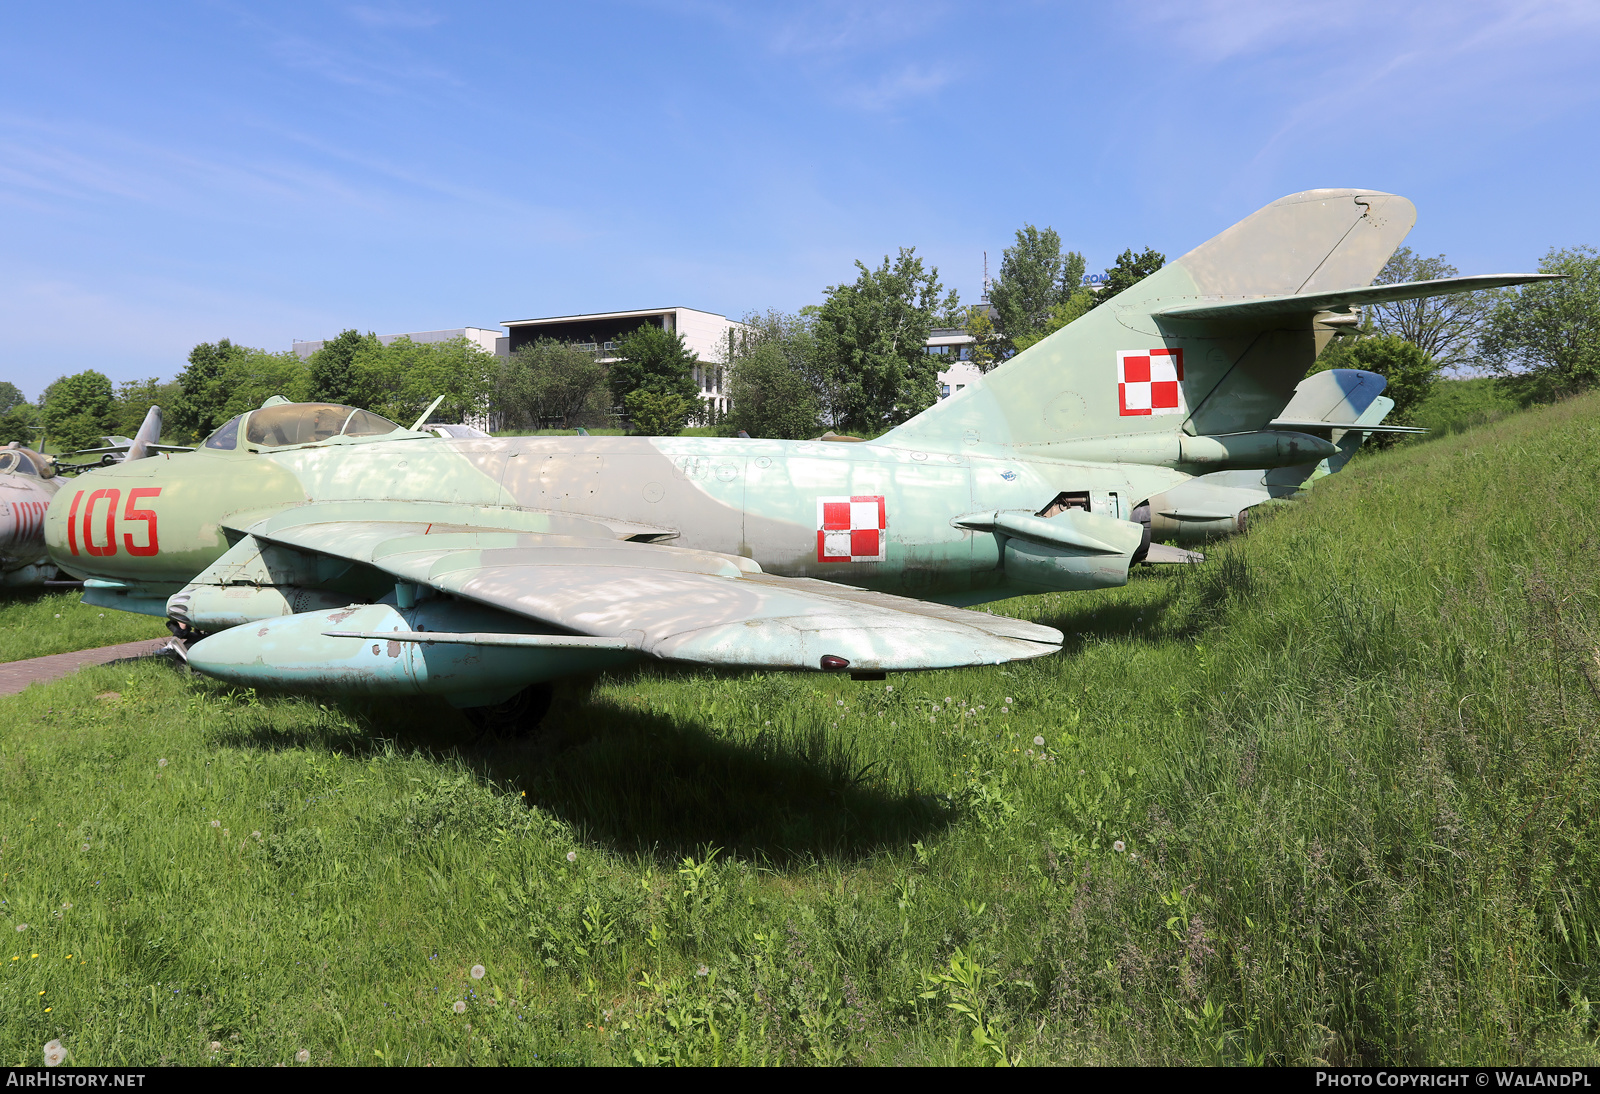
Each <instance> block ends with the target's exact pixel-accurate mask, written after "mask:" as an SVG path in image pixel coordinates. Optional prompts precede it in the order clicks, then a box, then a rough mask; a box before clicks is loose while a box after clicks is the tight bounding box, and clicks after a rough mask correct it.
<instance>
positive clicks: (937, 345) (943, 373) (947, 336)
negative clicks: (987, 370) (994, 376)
mask: <svg viewBox="0 0 1600 1094" xmlns="http://www.w3.org/2000/svg"><path fill="white" fill-rule="evenodd" d="M973 341H974V339H973V337H972V335H970V334H968V333H967V332H966V331H965V330H963V329H962V328H960V327H935V328H933V330H931V331H929V332H928V341H927V351H926V352H927V353H928V355H929V356H930V357H938V358H940V361H939V366H940V367H939V398H941V399H948V398H949V397H950V396H952V395H954V394H955V393H956V392H958V391H960V390H961V389H962V388H964V387H966V386H967V385H968V384H971V383H975V382H976V381H977V379H978V377H979V376H981V375H983V374H982V373H981V372H979V371H978V368H977V366H976V365H974V364H973V363H972V343H973Z"/></svg>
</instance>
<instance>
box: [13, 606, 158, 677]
mask: <svg viewBox="0 0 1600 1094" xmlns="http://www.w3.org/2000/svg"><path fill="white" fill-rule="evenodd" d="M166 633H167V628H166V624H165V623H164V622H163V621H162V620H160V619H155V618H152V617H151V616H147V615H132V614H130V613H128V612H119V611H113V610H112V609H110V608H94V607H90V606H89V605H87V604H85V603H83V594H82V593H79V592H59V593H49V592H43V591H41V590H39V589H6V590H3V591H0V662H5V661H21V660H24V659H26V658H29V657H44V656H45V655H47V654H52V653H70V652H72V651H73V650H88V649H94V648H95V647H96V646H114V645H117V644H118V643H121V642H137V641H139V640H140V639H141V638H160V637H161V636H163V635H165V634H166Z"/></svg>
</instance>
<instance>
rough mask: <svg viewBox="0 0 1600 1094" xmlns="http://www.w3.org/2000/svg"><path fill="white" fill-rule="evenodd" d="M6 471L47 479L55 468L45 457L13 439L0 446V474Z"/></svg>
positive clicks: (53, 473)
mask: <svg viewBox="0 0 1600 1094" xmlns="http://www.w3.org/2000/svg"><path fill="white" fill-rule="evenodd" d="M7 473H9V474H16V475H29V476H32V477H35V478H41V479H48V478H51V477H52V476H54V475H55V473H56V469H55V467H54V465H53V464H51V463H50V461H49V460H47V459H46V458H45V457H43V456H41V455H39V454H38V453H37V452H34V451H32V450H30V449H27V448H23V447H22V445H20V444H18V443H17V442H15V441H13V442H11V443H10V444H8V445H6V446H5V447H4V448H0V474H7Z"/></svg>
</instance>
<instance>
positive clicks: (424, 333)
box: [294, 327, 510, 361]
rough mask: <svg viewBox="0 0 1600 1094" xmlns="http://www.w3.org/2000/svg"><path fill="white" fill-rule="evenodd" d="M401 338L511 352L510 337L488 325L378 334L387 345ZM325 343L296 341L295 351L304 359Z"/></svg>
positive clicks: (502, 352)
mask: <svg viewBox="0 0 1600 1094" xmlns="http://www.w3.org/2000/svg"><path fill="white" fill-rule="evenodd" d="M400 338H409V339H411V340H412V341H413V342H448V341H450V340H451V339H452V338H465V339H466V340H467V341H469V342H472V343H474V344H476V345H477V346H478V347H479V348H481V349H483V350H484V351H485V352H488V353H495V354H499V355H500V356H502V357H503V356H505V355H506V354H507V353H508V352H510V351H509V350H508V349H507V348H506V343H507V342H508V341H509V339H507V338H506V336H505V335H504V334H502V333H501V332H500V331H498V330H491V329H490V328H488V327H452V328H450V329H449V330H419V331H412V332H411V333H409V334H380V335H378V341H379V342H382V343H383V344H384V345H386V346H387V345H388V344H389V343H390V342H393V341H395V340H397V339H400ZM325 345H327V340H326V339H324V340H323V341H321V342H296V343H295V344H294V351H295V353H297V354H299V355H300V359H301V360H302V361H303V360H305V359H306V358H307V357H310V356H311V355H312V354H313V353H315V352H317V350H319V349H321V348H322V347H323V346H325Z"/></svg>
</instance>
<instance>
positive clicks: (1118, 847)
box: [1111, 840, 1128, 855]
mask: <svg viewBox="0 0 1600 1094" xmlns="http://www.w3.org/2000/svg"><path fill="white" fill-rule="evenodd" d="M1111 849H1112V850H1113V851H1115V852H1116V853H1117V854H1119V855H1120V854H1122V852H1124V851H1126V850H1127V849H1128V845H1127V844H1126V843H1123V842H1122V841H1121V840H1117V841H1116V842H1115V843H1113V844H1112V845H1111Z"/></svg>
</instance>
